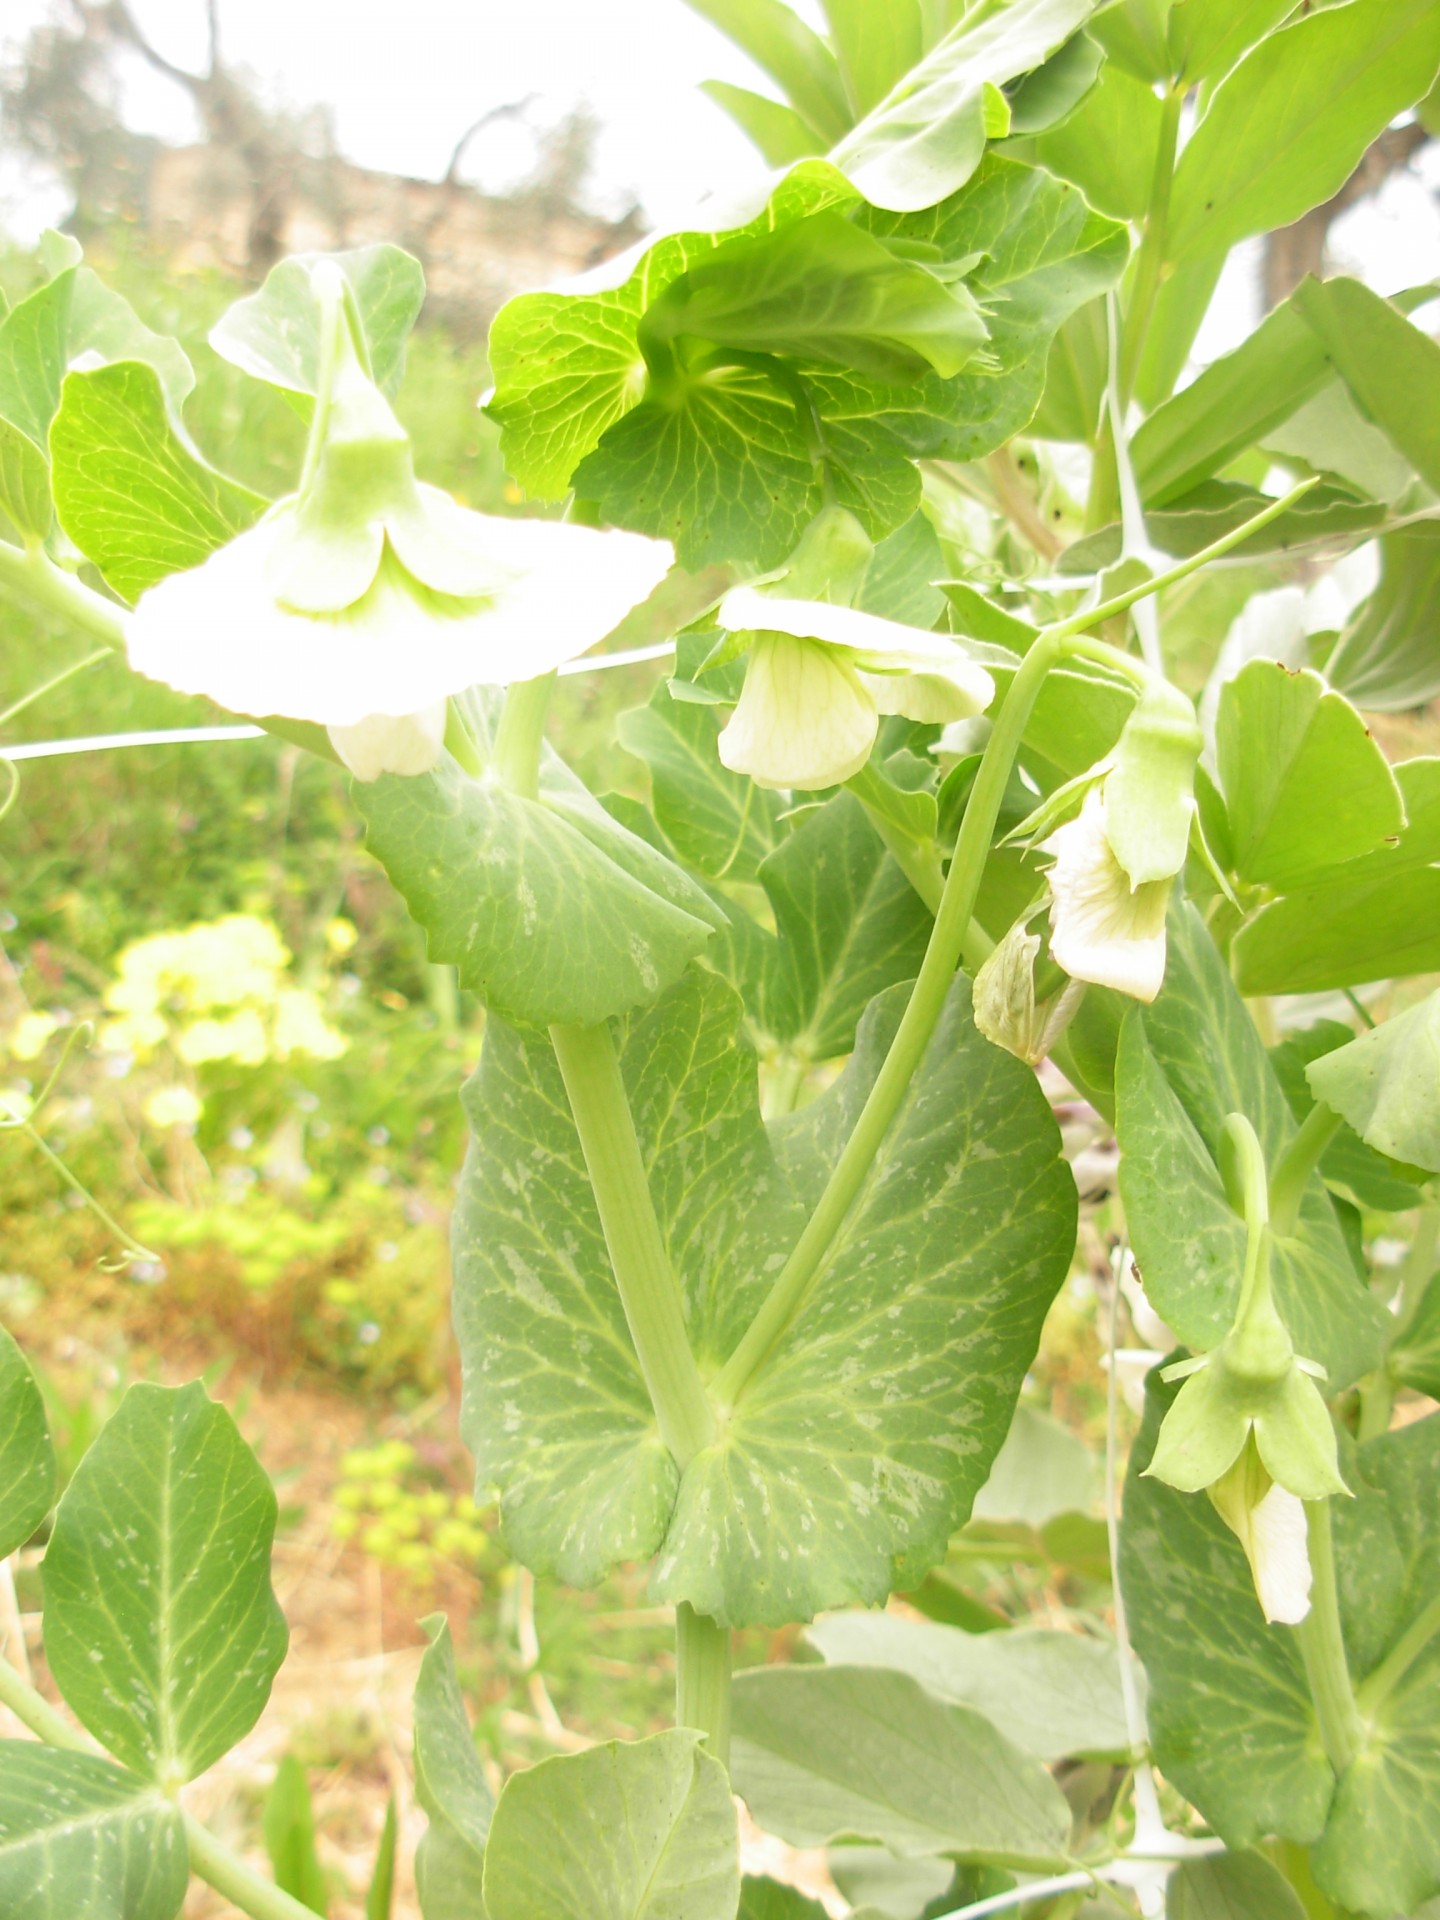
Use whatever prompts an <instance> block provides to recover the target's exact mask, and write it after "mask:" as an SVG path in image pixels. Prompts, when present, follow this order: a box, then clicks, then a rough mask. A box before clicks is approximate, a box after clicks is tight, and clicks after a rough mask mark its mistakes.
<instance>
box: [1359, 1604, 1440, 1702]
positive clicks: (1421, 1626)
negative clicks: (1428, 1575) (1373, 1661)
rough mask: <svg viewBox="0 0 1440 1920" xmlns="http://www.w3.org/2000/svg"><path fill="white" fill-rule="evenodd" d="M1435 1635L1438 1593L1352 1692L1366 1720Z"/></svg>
mask: <svg viewBox="0 0 1440 1920" xmlns="http://www.w3.org/2000/svg"><path fill="white" fill-rule="evenodd" d="M1436 1634H1440V1593H1437V1594H1435V1595H1434V1596H1433V1597H1432V1598H1431V1600H1430V1602H1429V1604H1428V1605H1427V1606H1425V1607H1423V1608H1422V1609H1421V1610H1420V1612H1419V1613H1418V1614H1416V1616H1415V1618H1414V1619H1413V1620H1412V1621H1411V1622H1410V1624H1409V1626H1408V1627H1407V1628H1406V1629H1405V1631H1404V1633H1402V1634H1401V1636H1400V1638H1399V1639H1398V1640H1397V1641H1396V1642H1395V1644H1394V1646H1393V1647H1392V1648H1391V1649H1390V1651H1389V1653H1387V1654H1386V1656H1385V1658H1384V1659H1383V1660H1382V1661H1381V1662H1380V1664H1379V1666H1378V1667H1376V1669H1375V1671H1374V1672H1373V1673H1371V1674H1367V1675H1366V1677H1365V1679H1363V1680H1362V1681H1361V1682H1360V1685H1359V1686H1358V1687H1357V1688H1356V1689H1355V1701H1356V1705H1357V1706H1358V1708H1359V1710H1360V1713H1361V1714H1362V1715H1363V1717H1364V1718H1365V1719H1366V1720H1373V1719H1374V1717H1375V1714H1376V1713H1377V1711H1378V1710H1379V1709H1380V1707H1382V1706H1383V1705H1384V1703H1385V1702H1386V1700H1388V1699H1389V1697H1390V1695H1391V1694H1392V1693H1393V1692H1394V1691H1395V1689H1396V1687H1398V1686H1399V1684H1400V1682H1401V1681H1402V1680H1403V1679H1404V1678H1405V1675H1406V1674H1407V1673H1408V1672H1409V1671H1410V1669H1411V1667H1413V1666H1414V1664H1415V1662H1416V1661H1417V1660H1418V1659H1419V1658H1420V1656H1421V1654H1422V1653H1423V1652H1424V1651H1425V1649H1426V1647H1428V1646H1429V1644H1430V1642H1431V1641H1432V1640H1433V1639H1434V1638H1435V1636H1436Z"/></svg>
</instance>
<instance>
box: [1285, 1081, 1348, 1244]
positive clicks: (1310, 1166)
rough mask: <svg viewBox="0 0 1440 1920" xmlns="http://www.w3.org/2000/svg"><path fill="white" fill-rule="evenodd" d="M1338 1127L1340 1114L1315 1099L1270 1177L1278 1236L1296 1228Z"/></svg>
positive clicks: (1286, 1235)
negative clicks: (1312, 1178)
mask: <svg viewBox="0 0 1440 1920" xmlns="http://www.w3.org/2000/svg"><path fill="white" fill-rule="evenodd" d="M1339 1131H1340V1115H1339V1114H1338V1113H1336V1112H1334V1111H1333V1110H1332V1109H1331V1108H1330V1107H1327V1106H1326V1105H1325V1103H1324V1101H1323V1100H1317V1101H1316V1103H1315V1105H1314V1106H1313V1107H1312V1108H1311V1109H1310V1111H1309V1113H1307V1114H1306V1116H1305V1119H1304V1121H1303V1122H1302V1124H1301V1127H1300V1131H1299V1132H1298V1133H1297V1134H1296V1136H1295V1138H1294V1139H1293V1140H1292V1141H1291V1142H1290V1144H1289V1146H1288V1147H1286V1149H1285V1151H1284V1153H1282V1154H1281V1156H1280V1159H1279V1162H1278V1164H1277V1165H1276V1168H1275V1171H1274V1173H1273V1174H1272V1175H1271V1177H1270V1219H1271V1223H1272V1225H1273V1226H1274V1229H1275V1233H1276V1235H1277V1237H1279V1238H1282V1239H1283V1238H1286V1237H1288V1235H1290V1234H1292V1233H1293V1232H1294V1231H1295V1222H1296V1221H1297V1220H1298V1219H1299V1217H1300V1202H1301V1201H1302V1200H1303V1199H1304V1197H1305V1189H1306V1187H1307V1186H1308V1184H1309V1181H1310V1176H1311V1174H1312V1173H1314V1171H1315V1169H1316V1168H1317V1167H1318V1166H1319V1164H1320V1160H1321V1157H1322V1155H1323V1154H1324V1152H1325V1149H1326V1148H1327V1147H1328V1146H1329V1144H1330V1142H1331V1141H1332V1140H1333V1139H1334V1138H1335V1135H1336V1134H1337V1133H1338V1132H1339Z"/></svg>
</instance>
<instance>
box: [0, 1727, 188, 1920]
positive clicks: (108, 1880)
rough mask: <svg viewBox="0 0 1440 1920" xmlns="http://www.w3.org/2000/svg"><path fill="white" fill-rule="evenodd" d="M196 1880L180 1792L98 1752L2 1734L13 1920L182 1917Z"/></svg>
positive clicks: (1, 1811)
mask: <svg viewBox="0 0 1440 1920" xmlns="http://www.w3.org/2000/svg"><path fill="white" fill-rule="evenodd" d="M189 1881H190V1859H189V1855H188V1853H187V1852H186V1847H185V1828H184V1825H183V1823H182V1821H181V1816H180V1809H179V1808H178V1807H177V1806H176V1805H175V1803H174V1801H173V1800H170V1799H167V1798H166V1796H165V1795H164V1794H162V1793H159V1792H157V1791H156V1789H155V1788H154V1787H153V1786H152V1785H150V1783H149V1782H148V1781H145V1780H140V1779H137V1778H136V1776H135V1775H134V1774H133V1773H127V1772H125V1770H124V1769H123V1768H121V1767H116V1766H112V1765H111V1763H110V1762H109V1761H108V1760H102V1759H101V1758H100V1757H99V1755H98V1754H90V1753H67V1752H61V1751H59V1750H58V1749H56V1748H54V1747H45V1746H41V1745H40V1744H39V1743H38V1742H35V1741H30V1740H23V1741H22V1740H4V1741H0V1912H3V1913H4V1915H5V1920H174V1917H175V1915H176V1914H178V1913H179V1911H180V1906H181V1902H182V1901H183V1900H184V1898H185V1889H186V1887H187V1886H188V1885H189Z"/></svg>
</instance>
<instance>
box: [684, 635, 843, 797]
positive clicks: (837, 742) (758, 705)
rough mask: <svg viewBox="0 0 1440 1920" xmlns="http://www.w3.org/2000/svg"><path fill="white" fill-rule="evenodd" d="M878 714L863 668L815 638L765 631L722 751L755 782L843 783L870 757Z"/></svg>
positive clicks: (786, 784)
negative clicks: (862, 677) (818, 643)
mask: <svg viewBox="0 0 1440 1920" xmlns="http://www.w3.org/2000/svg"><path fill="white" fill-rule="evenodd" d="M878 727H879V717H878V715H877V714H876V711H875V702H874V701H873V700H872V699H871V697H870V694H869V692H868V690H867V689H866V688H865V686H864V685H863V684H862V683H861V680H860V676H859V674H857V673H856V672H855V670H854V668H853V667H851V666H850V665H849V664H848V663H847V662H846V661H844V660H840V659H837V658H836V657H835V656H834V655H833V654H831V653H830V652H828V651H827V650H826V648H824V647H821V646H816V645H815V644H814V642H813V641H809V640H797V639H793V638H791V637H790V636H789V635H781V634H762V635H761V637H760V638H759V639H758V640H757V641H756V643H755V646H754V648H753V649H752V650H751V654H750V661H749V665H748V666H747V667H746V669H745V684H744V686H743V688H742V689H741V692H740V699H739V703H738V704H737V706H736V708H735V711H734V713H732V714H731V716H730V719H729V722H728V723H727V725H726V727H725V729H724V731H723V732H722V733H721V735H720V758H721V761H722V762H723V763H724V765H725V766H727V767H728V768H729V769H730V771H731V772H732V773H746V774H749V776H750V778H751V779H752V780H754V781H755V783H756V785H757V786H761V787H771V788H796V787H798V788H801V789H806V790H809V789H814V788H818V787H833V786H838V785H839V784H840V782H841V781H843V780H848V779H849V778H850V776H851V775H852V774H854V773H858V772H859V771H860V769H861V767H863V766H864V764H865V762H866V761H867V760H868V759H869V757H870V749H871V747H872V746H873V745H874V744H875V734H876V731H877V729H878Z"/></svg>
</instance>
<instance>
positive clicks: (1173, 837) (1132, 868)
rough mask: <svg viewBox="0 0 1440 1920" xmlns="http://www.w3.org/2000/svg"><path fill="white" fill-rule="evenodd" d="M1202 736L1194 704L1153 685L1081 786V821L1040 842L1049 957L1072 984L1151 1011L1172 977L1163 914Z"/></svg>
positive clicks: (1179, 860) (1186, 829) (1188, 815)
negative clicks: (1046, 856) (1108, 990)
mask: <svg viewBox="0 0 1440 1920" xmlns="http://www.w3.org/2000/svg"><path fill="white" fill-rule="evenodd" d="M1201 744H1202V736H1201V732H1200V728H1199V725H1198V723H1197V721H1196V719H1195V714H1194V711H1193V709H1192V707H1191V705H1190V702H1189V700H1188V699H1187V698H1186V697H1185V695H1184V694H1183V693H1181V692H1180V691H1179V690H1178V688H1175V687H1172V686H1170V685H1169V683H1168V682H1166V681H1163V680H1152V681H1151V682H1149V683H1148V684H1147V686H1146V688H1145V690H1144V692H1143V693H1142V694H1141V696H1140V698H1139V700H1138V701H1137V702H1136V704H1135V707H1134V709H1133V711H1132V712H1131V714H1130V717H1129V719H1128V720H1127V721H1126V723H1125V726H1124V728H1123V729H1122V731H1121V734H1120V738H1119V740H1118V741H1117V742H1116V743H1115V748H1114V751H1113V752H1112V753H1111V754H1110V755H1109V756H1108V757H1107V758H1106V759H1105V760H1103V761H1101V762H1100V764H1099V765H1098V766H1096V767H1092V768H1091V770H1090V772H1089V773H1088V774H1086V775H1084V776H1082V779H1081V781H1080V782H1077V783H1076V784H1077V785H1080V786H1083V787H1084V789H1085V797H1084V800H1083V801H1082V803H1081V807H1080V812H1079V815H1078V816H1077V817H1076V818H1075V819H1073V820H1070V821H1067V822H1066V824H1065V825H1064V826H1062V827H1060V828H1058V829H1057V830H1056V831H1055V832H1054V833H1052V834H1051V835H1050V837H1049V838H1048V839H1047V840H1044V841H1042V842H1041V847H1042V851H1044V852H1046V853H1050V854H1053V855H1054V857H1055V864H1054V865H1053V866H1052V867H1051V868H1050V870H1049V874H1048V879H1049V883H1050V896H1051V905H1050V926H1051V934H1050V952H1051V954H1052V955H1053V957H1054V959H1055V961H1056V962H1057V964H1058V965H1060V966H1062V967H1063V968H1064V969H1065V971H1066V972H1067V973H1068V974H1069V975H1070V976H1071V978H1072V979H1075V980H1087V981H1090V982H1092V983H1093V984H1094V985H1096V986H1102V987H1114V988H1116V989H1117V990H1118V991H1119V992H1120V993H1125V994H1129V995H1130V996H1131V998H1132V999H1136V1000H1143V1001H1145V1002H1147V1003H1148V1002H1149V1001H1151V1000H1153V999H1154V998H1155V996H1156V994H1157V993H1159V991H1160V987H1161V984H1162V983H1163V981H1164V978H1165V913H1166V909H1167V907H1168V906H1169V903H1170V889H1171V887H1172V885H1173V884H1174V881H1175V878H1176V876H1177V874H1179V873H1180V871H1181V869H1182V868H1183V867H1184V865H1185V854H1186V848H1187V846H1188V844H1189V838H1190V823H1191V820H1192V818H1193V816H1194V812H1195V795H1194V787H1195V763H1196V761H1197V760H1198V758H1199V755H1200V747H1201Z"/></svg>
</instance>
